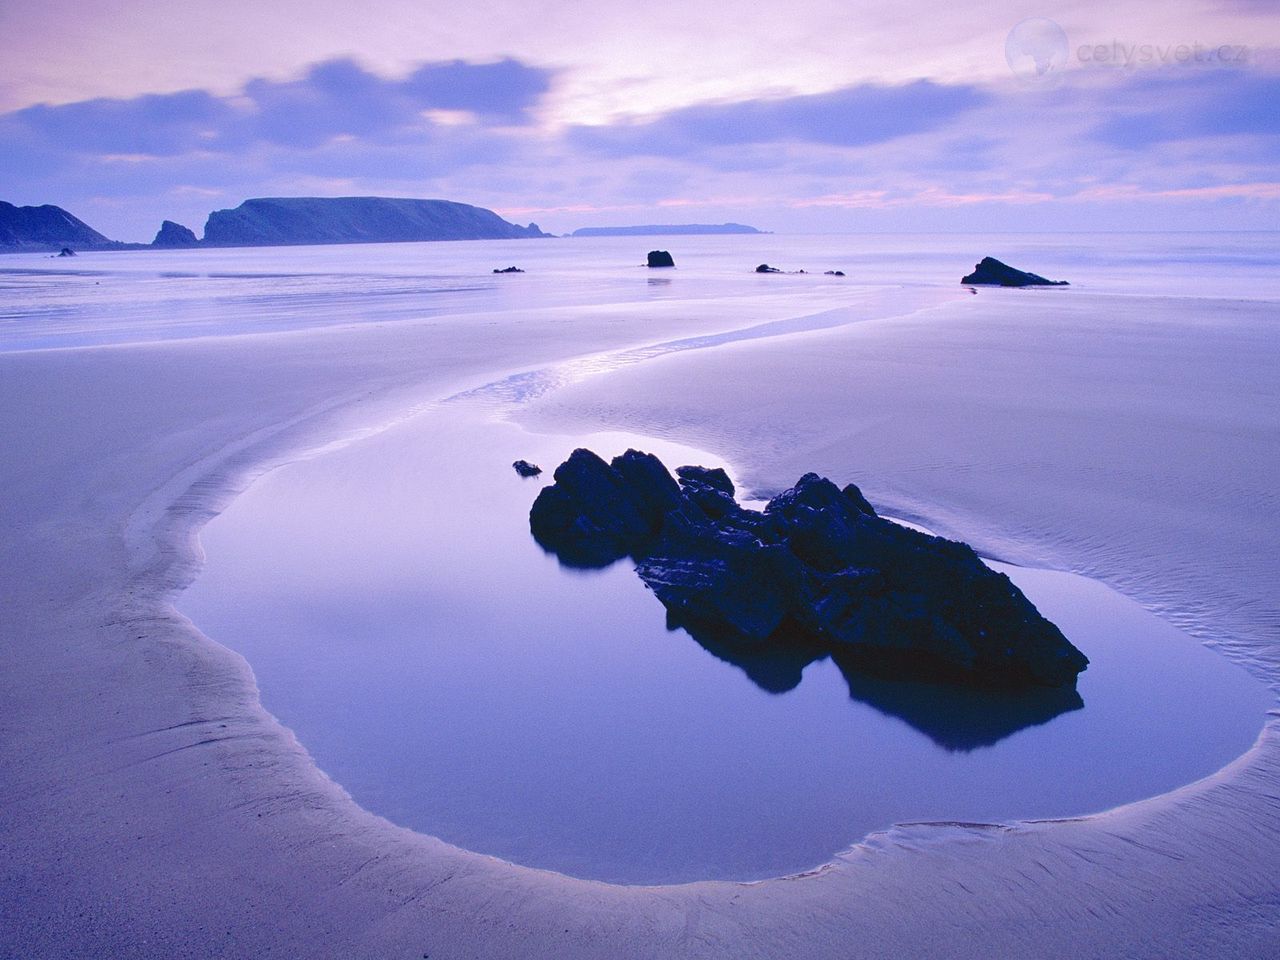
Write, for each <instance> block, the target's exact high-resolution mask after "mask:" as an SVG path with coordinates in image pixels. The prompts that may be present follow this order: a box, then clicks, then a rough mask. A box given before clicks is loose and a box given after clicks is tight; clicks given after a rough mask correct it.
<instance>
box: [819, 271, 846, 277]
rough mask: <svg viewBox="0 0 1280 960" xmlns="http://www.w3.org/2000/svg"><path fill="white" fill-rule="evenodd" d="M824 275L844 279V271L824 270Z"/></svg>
mask: <svg viewBox="0 0 1280 960" xmlns="http://www.w3.org/2000/svg"><path fill="white" fill-rule="evenodd" d="M823 273H824V274H825V275H826V276H828V277H843V276H844V271H843V270H824V271H823Z"/></svg>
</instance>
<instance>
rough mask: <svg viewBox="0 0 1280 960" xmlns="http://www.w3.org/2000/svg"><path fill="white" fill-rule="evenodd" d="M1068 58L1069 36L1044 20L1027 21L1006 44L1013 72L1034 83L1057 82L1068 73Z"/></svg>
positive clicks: (1005, 52) (1035, 18) (1032, 18)
mask: <svg viewBox="0 0 1280 960" xmlns="http://www.w3.org/2000/svg"><path fill="white" fill-rule="evenodd" d="M1067 57H1068V49H1067V32H1066V31H1065V30H1063V29H1062V27H1060V26H1058V25H1057V24H1056V23H1054V22H1053V21H1052V20H1048V19H1046V18H1044V17H1031V18H1030V19H1028V20H1023V21H1022V22H1021V23H1019V24H1017V25H1015V26H1014V28H1013V29H1012V30H1010V31H1009V36H1008V37H1006V38H1005V41H1004V58H1005V60H1007V61H1008V62H1009V69H1010V70H1012V71H1013V72H1014V73H1015V74H1017V75H1018V77H1020V78H1021V79H1023V80H1026V81H1028V82H1031V83H1044V82H1047V81H1049V80H1056V79H1057V78H1058V76H1059V75H1060V74H1061V73H1062V71H1063V70H1065V69H1066V66H1067Z"/></svg>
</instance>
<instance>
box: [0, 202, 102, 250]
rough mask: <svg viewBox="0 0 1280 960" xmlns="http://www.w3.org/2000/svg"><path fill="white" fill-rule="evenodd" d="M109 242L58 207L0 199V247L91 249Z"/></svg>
mask: <svg viewBox="0 0 1280 960" xmlns="http://www.w3.org/2000/svg"><path fill="white" fill-rule="evenodd" d="M115 245H116V244H114V243H112V241H111V240H108V239H107V238H106V237H104V236H103V235H102V234H100V233H99V232H98V231H97V230H95V229H93V227H91V226H89V225H88V224H87V223H85V222H84V221H83V220H80V219H79V218H77V217H73V216H72V215H71V214H69V213H67V211H65V210H63V209H62V208H61V207H55V206H53V205H52V204H44V205H43V206H39V207H18V206H14V205H13V204H12V203H6V202H5V201H3V200H0V250H7V251H10V252H18V251H23V250H50V251H61V250H63V249H69V250H72V251H74V250H76V249H77V248H78V249H81V250H92V249H101V248H110V247H113V246H115Z"/></svg>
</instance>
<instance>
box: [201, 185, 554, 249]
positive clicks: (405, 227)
mask: <svg viewBox="0 0 1280 960" xmlns="http://www.w3.org/2000/svg"><path fill="white" fill-rule="evenodd" d="M543 236H547V234H544V233H543V232H542V231H541V230H539V229H538V227H537V225H536V224H532V223H531V224H529V226H527V227H521V226H517V225H516V224H513V223H508V222H507V221H506V220H503V219H502V218H501V217H500V216H498V215H497V214H496V213H494V212H493V211H492V210H486V209H484V208H483V207H473V206H470V205H468V204H465V203H454V202H452V201H449V200H409V199H399V198H392V197H276V198H259V199H255V200H246V201H245V202H244V203H242V204H240V206H238V207H236V208H235V209H234V210H215V211H214V212H213V213H212V214H210V215H209V220H208V222H207V223H206V224H205V228H204V241H203V242H204V244H206V245H209V246H252V247H258V246H283V245H293V244H312V243H400V242H407V241H417V240H511V239H516V238H522V237H543Z"/></svg>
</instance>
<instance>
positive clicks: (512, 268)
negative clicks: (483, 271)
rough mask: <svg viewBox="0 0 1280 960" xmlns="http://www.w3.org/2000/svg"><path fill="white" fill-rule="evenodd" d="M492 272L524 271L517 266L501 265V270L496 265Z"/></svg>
mask: <svg viewBox="0 0 1280 960" xmlns="http://www.w3.org/2000/svg"><path fill="white" fill-rule="evenodd" d="M493 272H494V273H524V271H523V270H521V269H520V268H519V267H503V268H502V269H501V270H499V269H498V268H497V267H494V268H493Z"/></svg>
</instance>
